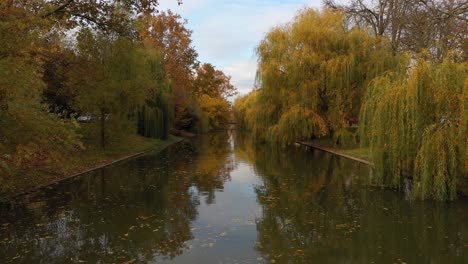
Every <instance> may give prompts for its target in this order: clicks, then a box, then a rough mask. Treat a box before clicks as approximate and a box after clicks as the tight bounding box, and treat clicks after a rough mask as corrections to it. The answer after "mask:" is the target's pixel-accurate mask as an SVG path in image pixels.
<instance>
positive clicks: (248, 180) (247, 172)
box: [154, 162, 264, 263]
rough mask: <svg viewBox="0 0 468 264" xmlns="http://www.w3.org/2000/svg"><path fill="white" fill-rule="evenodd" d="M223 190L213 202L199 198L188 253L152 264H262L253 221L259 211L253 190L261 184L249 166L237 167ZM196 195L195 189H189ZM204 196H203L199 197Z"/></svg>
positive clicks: (217, 192)
mask: <svg viewBox="0 0 468 264" xmlns="http://www.w3.org/2000/svg"><path fill="white" fill-rule="evenodd" d="M230 176H231V180H230V181H227V182H226V183H225V184H224V190H222V191H216V192H215V197H216V198H215V201H214V202H213V203H211V204H208V203H206V201H205V199H203V197H200V205H199V206H198V208H197V210H198V217H197V219H196V220H195V221H194V222H193V223H192V229H191V230H192V234H193V236H194V239H192V240H190V241H187V242H186V245H187V248H188V249H187V250H186V251H185V252H184V254H182V255H180V256H177V257H176V258H175V259H173V260H168V259H166V260H164V259H157V261H156V262H154V263H160V262H163V263H164V262H166V261H167V262H171V263H172V262H173V261H175V262H177V263H262V262H263V261H264V259H263V258H262V257H261V256H260V255H259V253H258V252H257V251H256V250H255V242H256V241H257V232H256V225H255V223H256V219H257V218H258V217H260V216H261V214H262V213H261V207H259V205H258V203H257V202H256V194H255V190H254V187H255V186H256V185H258V184H260V183H261V181H260V179H259V178H258V177H257V176H256V175H255V173H254V172H253V168H252V166H251V165H249V164H248V163H245V162H239V163H237V164H236V167H235V169H234V170H233V171H232V172H230ZM191 191H192V193H197V189H196V187H194V186H192V187H191ZM202 196H203V195H202Z"/></svg>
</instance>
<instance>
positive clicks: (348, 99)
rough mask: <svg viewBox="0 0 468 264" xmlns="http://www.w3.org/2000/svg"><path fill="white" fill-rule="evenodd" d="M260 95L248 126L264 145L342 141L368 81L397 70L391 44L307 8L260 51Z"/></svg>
mask: <svg viewBox="0 0 468 264" xmlns="http://www.w3.org/2000/svg"><path fill="white" fill-rule="evenodd" d="M257 54H258V56H259V70H258V79H259V90H258V91H256V92H255V93H253V94H252V96H255V100H254V102H255V103H253V110H252V112H253V114H251V115H249V116H246V117H245V118H244V119H250V120H249V121H247V122H245V123H246V124H254V126H253V127H250V128H249V129H251V130H253V134H254V135H255V136H256V137H257V138H258V139H260V140H269V141H277V142H282V143H284V144H289V143H293V142H294V141H296V140H306V139H310V138H312V137H321V136H332V137H337V140H339V137H340V135H341V133H340V132H341V131H342V130H343V128H344V127H345V126H346V123H345V118H346V117H350V116H357V115H358V113H359V109H360V104H361V97H362V94H363V93H364V92H365V87H366V84H367V82H368V81H370V80H371V79H372V78H373V77H375V76H378V75H379V74H381V73H382V72H384V71H386V70H388V69H392V68H393V67H396V65H398V63H399V62H400V60H401V58H400V57H399V56H393V55H392V53H391V47H390V44H389V43H388V42H387V41H386V40H385V39H382V38H380V37H373V36H371V35H370V34H368V33H366V32H365V31H361V30H359V29H348V27H347V24H346V23H345V19H344V14H343V13H340V12H334V11H331V10H327V9H325V10H324V11H321V12H319V11H316V10H314V9H304V10H302V11H301V12H299V14H298V15H297V16H296V17H295V18H294V20H293V21H292V22H291V23H289V24H286V25H284V26H280V27H276V28H274V29H273V30H272V31H270V32H269V33H268V34H267V35H266V37H265V39H263V40H262V42H261V43H260V45H259V46H258V48H257Z"/></svg>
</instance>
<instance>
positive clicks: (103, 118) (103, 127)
mask: <svg viewBox="0 0 468 264" xmlns="http://www.w3.org/2000/svg"><path fill="white" fill-rule="evenodd" d="M100 121H101V124H100V129H101V147H102V149H105V148H106V114H105V113H104V111H101V120H100Z"/></svg>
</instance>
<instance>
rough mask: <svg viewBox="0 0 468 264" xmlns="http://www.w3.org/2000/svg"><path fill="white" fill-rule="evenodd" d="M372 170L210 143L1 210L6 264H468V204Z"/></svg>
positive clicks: (216, 140) (225, 141)
mask: <svg viewBox="0 0 468 264" xmlns="http://www.w3.org/2000/svg"><path fill="white" fill-rule="evenodd" d="M368 169H369V168H368V167H366V165H362V164H359V163H356V162H353V161H350V160H347V159H343V158H339V157H336V156H332V155H330V154H326V153H323V152H320V151H313V150H307V149H305V148H303V147H294V146H293V147H290V148H286V149H284V148H280V147H276V146H273V145H258V144H257V145H255V144H252V142H251V141H250V140H249V139H248V138H246V137H243V136H239V135H238V136H236V135H235V134H234V133H231V132H229V133H219V134H213V135H205V136H200V137H197V138H194V139H190V140H186V141H185V142H182V143H179V144H177V145H174V146H172V147H170V148H168V149H166V150H164V151H163V152H161V153H159V154H148V155H145V156H142V157H139V158H135V159H132V160H128V161H125V162H122V163H119V164H116V165H114V166H111V167H107V168H104V169H101V170H98V171H95V172H92V173H89V174H86V175H83V176H81V177H78V178H75V179H71V180H68V181H66V182H63V183H61V184H59V185H55V186H53V187H49V188H47V189H44V190H40V191H38V192H36V193H33V194H30V195H28V196H24V197H21V198H20V199H18V200H16V201H14V203H12V204H4V205H0V216H1V218H0V263H48V264H52V263H403V262H406V263H468V201H467V200H466V199H465V200H458V201H456V202H453V203H437V202H420V201H417V202H415V201H410V200H409V199H408V198H407V194H405V192H402V191H398V190H389V189H381V188H376V187H372V186H369V185H368V184H367V183H368V179H369V171H368Z"/></svg>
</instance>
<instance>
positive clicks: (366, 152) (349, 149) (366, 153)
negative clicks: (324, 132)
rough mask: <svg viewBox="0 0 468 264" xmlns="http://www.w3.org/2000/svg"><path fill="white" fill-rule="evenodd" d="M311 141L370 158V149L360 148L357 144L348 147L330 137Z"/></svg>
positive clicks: (362, 157) (349, 153)
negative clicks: (337, 143)
mask: <svg viewBox="0 0 468 264" xmlns="http://www.w3.org/2000/svg"><path fill="white" fill-rule="evenodd" d="M311 142H312V143H314V144H315V145H317V146H319V147H324V148H329V149H333V150H334V151H336V152H341V153H344V154H347V155H350V156H353V157H356V158H360V159H364V160H370V154H369V149H368V148H360V147H359V146H358V145H357V144H355V145H352V146H348V147H343V146H337V145H335V143H334V142H333V139H332V138H330V137H324V138H319V139H313V140H311Z"/></svg>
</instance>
